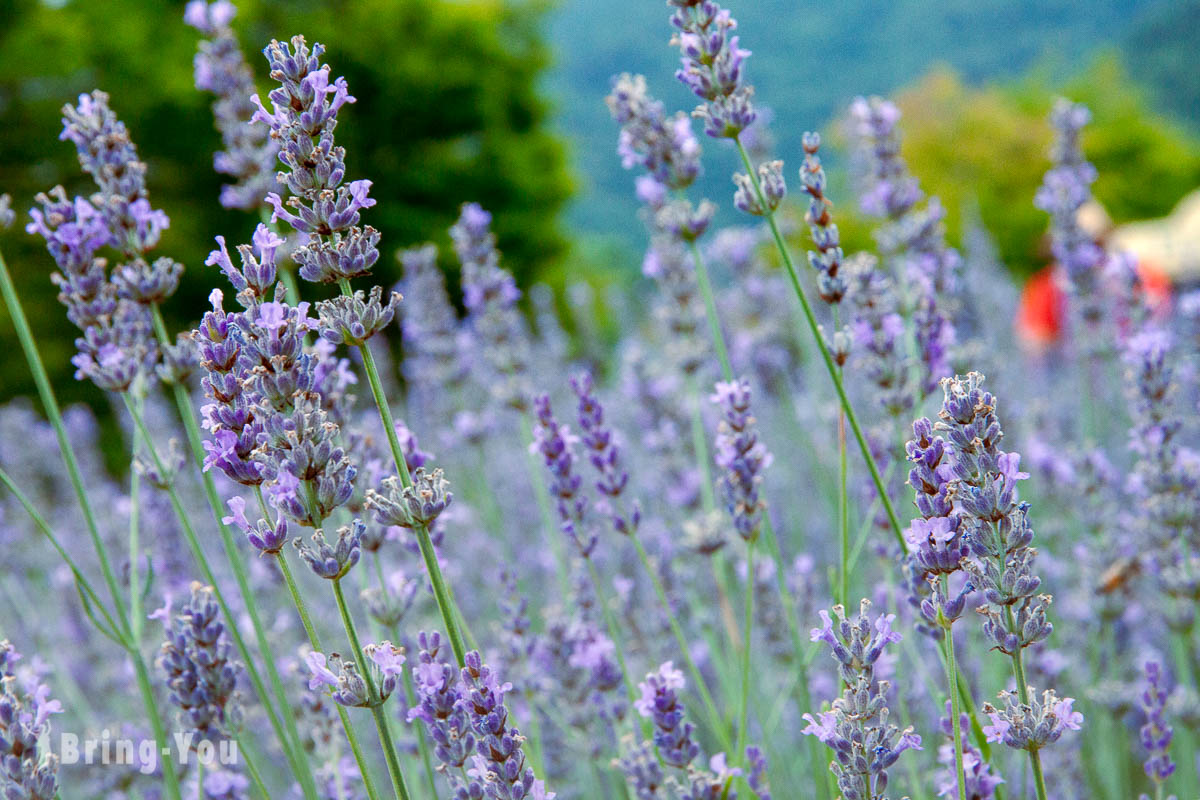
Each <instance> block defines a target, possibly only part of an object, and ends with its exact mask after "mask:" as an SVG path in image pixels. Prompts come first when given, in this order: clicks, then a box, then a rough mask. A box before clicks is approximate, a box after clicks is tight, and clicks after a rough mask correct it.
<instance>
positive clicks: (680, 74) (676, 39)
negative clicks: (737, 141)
mask: <svg viewBox="0 0 1200 800" xmlns="http://www.w3.org/2000/svg"><path fill="white" fill-rule="evenodd" d="M668 5H669V6H671V7H673V8H674V9H675V10H674V12H673V13H672V14H671V25H672V26H674V27H675V29H676V31H677V33H675V35H674V36H672V37H671V44H672V45H673V46H677V47H678V48H679V53H680V61H681V63H682V67H681V68H680V69H679V70H676V72H675V77H676V78H677V79H678V80H679V81H680V82H681V83H682V84H683V85H684V86H686V87H688V88H689V89H691V90H692V92H693V93H694V94H695V95H696V96H697V97H699V98H700V99H702V100H703V101H704V103H703V104H702V105H700V106H698V107H697V108H696V110H695V112H693V113H694V114H695V116H697V117H700V118H701V119H703V120H704V130H705V133H707V134H708V135H709V136H712V137H713V138H725V139H733V138H736V137H737V136H738V135H739V134H740V133H741V132H742V131H744V130H745V129H746V128H748V127H749V126H750V124H751V123H752V122H754V120H755V118H756V117H757V114H756V113H755V111H754V105H753V104H752V103H751V101H750V98H751V96H752V95H753V94H754V89H753V87H751V86H750V85H749V84H747V83H745V81H743V80H742V62H744V61H745V60H746V57H747V56H749V55H750V51H749V50H743V49H741V48H740V47H738V37H737V36H735V35H733V31H735V30H737V20H735V19H734V18H733V17H732V16H730V14H729V11H728V10H726V9H723V8H721V6H720V5H719V4H717V3H716V2H715V0H668Z"/></svg>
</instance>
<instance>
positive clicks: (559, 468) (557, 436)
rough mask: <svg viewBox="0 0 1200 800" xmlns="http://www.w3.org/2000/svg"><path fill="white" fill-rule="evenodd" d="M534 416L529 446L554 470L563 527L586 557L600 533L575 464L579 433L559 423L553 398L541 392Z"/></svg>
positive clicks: (553, 484)
mask: <svg viewBox="0 0 1200 800" xmlns="http://www.w3.org/2000/svg"><path fill="white" fill-rule="evenodd" d="M533 408H534V413H535V414H536V419H535V420H534V422H535V424H534V429H533V443H532V444H531V445H530V447H529V450H530V452H531V453H534V454H536V455H540V456H541V457H542V461H543V463H545V465H546V469H547V470H548V471H549V474H550V485H549V486H548V487H547V488H548V489H549V490H550V496H551V497H553V498H554V502H555V508H556V510H557V511H558V519H559V523H560V524H561V526H562V531H563V533H564V534H566V536H567V538H568V539H570V540H571V541H572V542H573V543H574V544H575V546H576V548H578V550H579V554H580V555H581V556H583V557H584V558H589V557H591V554H592V551H593V550H595V548H596V542H597V537H596V534H595V533H594V532H592V531H591V530H590V526H589V525H588V523H587V510H588V506H589V505H590V502H589V500H588V497H587V495H586V494H583V493H582V492H581V491H580V489H581V487H582V486H583V478H582V477H581V476H580V475H579V473H578V471H577V470H576V468H575V453H574V447H575V445H576V444H577V443H578V442H579V439H578V437H576V436H575V435H574V434H572V433H571V429H570V427H569V426H568V425H566V424H565V423H563V424H559V422H558V420H557V419H555V418H554V412H553V410H552V409H551V408H550V398H549V396H547V395H544V394H543V395H538V396H537V397H535V398H534V399H533Z"/></svg>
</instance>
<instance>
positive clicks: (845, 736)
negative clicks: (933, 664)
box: [803, 600, 921, 799]
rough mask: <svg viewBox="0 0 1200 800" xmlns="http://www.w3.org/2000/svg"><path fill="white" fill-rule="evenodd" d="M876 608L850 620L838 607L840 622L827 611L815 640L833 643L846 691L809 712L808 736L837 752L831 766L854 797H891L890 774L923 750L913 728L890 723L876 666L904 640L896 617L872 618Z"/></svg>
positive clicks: (845, 792)
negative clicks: (907, 755) (909, 753)
mask: <svg viewBox="0 0 1200 800" xmlns="http://www.w3.org/2000/svg"><path fill="white" fill-rule="evenodd" d="M870 607H871V604H870V602H868V601H867V600H863V601H862V604H861V605H860V607H859V612H858V616H857V617H854V618H847V617H846V610H845V608H843V607H842V606H840V605H837V606H834V607H833V614H834V616H835V617H837V623H836V624H835V623H834V622H833V620H832V619H831V618H830V616H829V614H828V613H827V612H825V611H822V612H821V620H822V622H823V623H824V626H823V627H821V628H813V630H812V640H813V641H814V642H817V641H822V642H825V643H826V644H828V645H829V647H830V650H831V654H832V655H833V658H834V660H835V661H836V662H837V663H838V675H839V677H840V678H841V682H842V685H843V687H844V689H843V692H842V695H841V696H840V697H838V698H837V699H835V700H834V701H833V707H832V710H831V711H823V712H819V713H818V714H817V716H816V717H814V716H813V715H812V714H804V719H805V720H806V721H807V722H808V727H807V728H805V729H804V731H803V733H805V734H806V735H809V736H816V737H817V738H818V739H819V740H820V741H821V742H822V743H823V744H824V745H826V746H827V747H829V748H830V749H832V750H833V755H834V759H835V760H834V761H833V763H832V764H830V769H831V770H832V771H833V774H834V777H835V778H836V780H837V786H838V790H839V791H841V793H842V796H843V797H845V798H847V799H849V798H868V797H885V796H886V795H885V792H886V791H887V784H888V774H887V770H888V769H889V768H891V766H892V765H893V764H895V763H896V760H897V759H898V758H899V757H900V754H901V753H903V752H904V751H905V750H909V749H914V750H920V749H921V737H920V736H918V735H917V734H915V733H913V732H912V728H906V729H904V730H900V729H899V728H897V727H896V726H895V725H893V724H891V723H890V722H889V721H888V718H889V713H890V712H889V711H888V707H887V693H888V688H889V686H890V684H889V683H888V681H884V680H877V679H876V678H875V665H876V663H877V662H878V661H879V658H880V656H882V655H883V652H884V648H885V647H887V646H888V645H889V644H893V643H895V642H898V641H900V639H901V636H900V634H899V633H897V632H895V631H893V630H892V627H891V626H892V621H893V620H894V619H895V614H888V615H886V616H883V615H881V616H879V617H877V618H876V619H875V620H874V621H872V620H871V619H869V618H868V617H867V611H868V610H869V609H870Z"/></svg>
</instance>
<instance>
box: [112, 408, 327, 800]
mask: <svg viewBox="0 0 1200 800" xmlns="http://www.w3.org/2000/svg"><path fill="white" fill-rule="evenodd" d="M176 388H177V389H180V388H181V387H176ZM121 397H122V399H123V400H124V401H125V407H126V409H128V411H129V416H130V417H131V418H132V419H133V422H134V425H135V426H136V427H137V429H138V431H140V432H141V435H142V441H143V442H144V443H145V446H146V452H148V453H149V454H150V460H151V461H152V462H153V463H154V468H155V469H156V470H158V472H159V474H160V475H163V476H167V475H169V473H168V471H167V467H166V465H165V464H164V463H163V460H162V458H161V457H160V456H159V453H158V448H157V447H156V446H155V444H154V439H153V437H152V436H151V435H150V431H149V430H148V429H147V428H146V421H145V419H144V418H143V417H142V414H141V412H140V411H139V410H138V408H137V406H136V404H135V403H134V402H133V400H132V398H131V397H130V395H129V393H128V392H124V393H122V395H121ZM185 399H186V398H185ZM182 416H183V418H184V422H185V423H186V422H187V421H188V420H189V419H190V420H191V421H192V424H195V420H194V419H192V418H191V415H190V413H188V414H183V415H182ZM189 438H191V437H190V436H189ZM206 477H207V475H206ZM166 491H167V497H168V499H169V500H170V502H171V508H172V510H173V511H174V512H175V517H176V518H177V519H178V520H179V526H180V528H181V529H182V530H183V536H184V540H185V541H186V542H187V544H188V549H189V550H191V552H192V558H193V560H194V561H195V562H196V566H197V567H198V568H199V569H200V573H201V575H202V576H203V577H204V582H205V583H207V584H208V585H209V586H211V587H212V590H213V597H214V598H216V601H217V605H218V606H219V607H220V609H221V613H222V614H223V615H224V617H225V619H227V620H230V621H232V620H235V619H237V617H235V616H234V614H233V612H232V611H231V610H230V608H229V604H228V603H227V602H226V600H225V593H224V592H223V591H221V587H220V585H218V583H217V579H216V575H215V574H214V573H213V570H212V566H211V565H210V564H209V562H208V557H207V556H206V555H205V553H204V548H203V547H202V546H201V545H200V539H199V537H198V536H197V535H196V529H195V528H194V527H193V526H192V521H191V517H190V515H189V514H188V512H187V509H186V508H184V505H183V501H182V500H181V499H180V497H179V492H178V490H177V489H176V487H175V482H174V481H173V480H168V481H167V484H166ZM213 491H214V492H215V491H216V489H215V486H214V487H213ZM213 513H214V516H216V515H217V513H218V512H217V508H216V506H214V507H213ZM218 519H219V516H218ZM218 527H219V529H220V530H221V531H222V533H224V534H225V537H224V538H225V539H226V540H227V544H228V547H229V548H232V547H233V542H232V540H230V539H229V537H228V531H227V530H226V528H225V526H224V524H221V525H219V526H218ZM226 553H227V555H229V561H230V563H231V564H233V565H236V566H235V570H234V574H235V575H243V576H244V568H243V567H242V565H241V562H240V559H239V558H238V555H237V553H236V552H230V550H227V551H226ZM240 583H241V581H239V584H240ZM243 600H244V605H245V607H246V610H247V612H248V614H249V616H250V620H251V624H252V625H254V627H255V633H256V634H257V637H258V642H259V650H260V651H261V652H262V656H263V659H264V660H265V661H266V662H267V670H268V675H269V676H270V677H271V680H272V683H273V685H274V688H275V695H276V698H277V699H278V701H279V703H280V707H281V708H283V709H285V710H286V709H288V708H290V704H289V703H288V701H287V695H286V693H285V692H284V691H283V684H282V682H280V680H279V677H278V672H277V671H276V668H275V664H274V656H273V655H272V654H271V650H270V647H269V646H268V644H267V640H266V633H265V632H264V631H263V630H262V627H261V623H258V622H257V620H258V614H257V612H256V611H255V610H254V608H255V606H254V598H253V595H252V594H251V593H250V588H249V585H245V586H244V591H243ZM228 630H229V633H230V635H231V636H232V637H233V641H234V644H235V645H236V646H237V648H238V652H239V653H240V654H241V656H242V661H243V663H244V664H245V666H246V674H247V675H248V676H249V677H250V682H251V683H252V684H253V685H254V689H255V691H256V692H257V693H258V695H259V699H260V700H261V702H262V704H263V708H264V709H265V710H266V711H267V718H268V719H269V720H270V721H271V725H272V727H273V728H274V730H275V735H276V737H277V738H278V739H279V745H280V747H281V748H282V749H283V752H284V755H285V756H287V757H288V761H289V762H290V763H291V764H292V768H293V769H294V770H295V771H296V773H297V777H298V778H299V779H300V781H301V786H305V785H306V779H305V776H306V775H307V780H308V781H312V776H311V774H310V773H309V771H308V769H309V768H308V760H307V754H304V753H303V752H301V753H296V752H294V748H293V744H292V743H293V741H295V742H299V741H300V738H299V734H298V733H297V734H296V736H295V738H294V739H289V738H288V736H287V734H285V732H284V729H283V727H282V725H281V723H280V720H279V718H278V717H277V716H276V709H275V708H274V706H273V705H272V703H271V702H270V695H268V694H267V691H266V687H265V686H264V685H263V682H262V677H261V676H260V675H259V672H258V668H257V667H256V666H255V661H254V659H253V657H252V656H251V653H250V648H249V646H248V645H247V644H246V640H245V638H244V637H243V636H242V634H241V631H240V630H239V628H238V626H237V625H229V626H228ZM283 717H284V718H285V720H286V721H287V722H289V723H290V724H291V726H292V730H293V731H294V730H295V727H294V726H295V723H294V721H292V717H291V714H288V713H284V714H283ZM302 750H303V749H302V748H301V751H302ZM311 786H312V790H313V792H314V795H315V792H316V783H315V781H312V783H311Z"/></svg>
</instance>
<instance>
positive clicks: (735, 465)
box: [709, 378, 773, 542]
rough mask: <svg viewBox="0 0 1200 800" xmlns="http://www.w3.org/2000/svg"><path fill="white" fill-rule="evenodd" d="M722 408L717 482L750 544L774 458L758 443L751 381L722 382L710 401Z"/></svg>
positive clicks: (763, 506)
mask: <svg viewBox="0 0 1200 800" xmlns="http://www.w3.org/2000/svg"><path fill="white" fill-rule="evenodd" d="M709 399H710V400H712V402H713V403H715V404H716V405H717V406H719V407H720V409H721V413H722V415H723V419H722V421H721V424H720V427H719V428H718V429H717V439H716V445H715V448H714V454H713V457H714V459H715V460H716V462H717V466H719V467H720V468H721V469H722V470H724V473H723V474H722V475H721V477H720V478H718V480H717V485H718V486H719V487H720V489H721V495H722V497H723V498H724V499H725V508H726V509H727V510H728V511H729V515H730V516H731V517H732V518H733V526H734V528H736V529H737V532H738V533H739V534H740V535H741V537H742V538H743V539H745V540H746V541H748V542H752V541H754V540H755V539H756V538H758V531H759V526H761V525H762V513H763V510H764V509H766V507H767V502H766V500H764V499H763V498H762V497H760V496H759V487H760V485H761V484H762V480H763V474H762V473H763V470H765V469H766V468H767V467H769V466H771V462H772V460H773V457H772V455H771V454H770V453H769V452H767V448H766V445H764V444H763V443H762V442H760V441H759V440H758V431H757V430H756V428H755V419H754V417H753V415H751V413H750V382H749V381H747V380H746V379H744V378H743V379H741V380H736V381H728V382H719V383H717V385H716V392H715V393H714V394H713V395H712V396H711V397H710V398H709Z"/></svg>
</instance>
